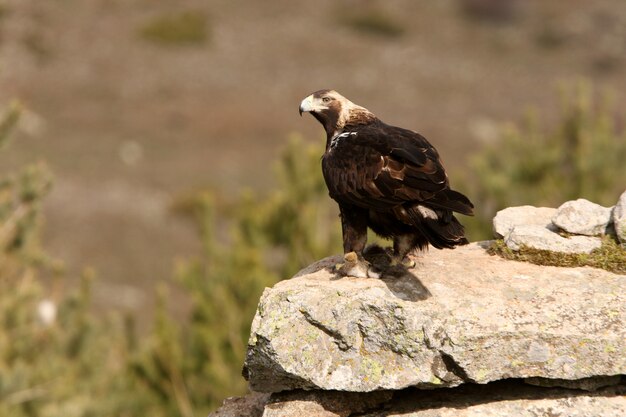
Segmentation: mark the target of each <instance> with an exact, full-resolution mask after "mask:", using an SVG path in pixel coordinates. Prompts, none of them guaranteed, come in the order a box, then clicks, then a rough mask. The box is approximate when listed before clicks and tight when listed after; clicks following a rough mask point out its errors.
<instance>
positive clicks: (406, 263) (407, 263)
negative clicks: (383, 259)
mask: <svg viewBox="0 0 626 417" xmlns="http://www.w3.org/2000/svg"><path fill="white" fill-rule="evenodd" d="M415 265H416V264H415V261H414V260H413V259H411V258H409V257H405V258H404V259H402V260H400V259H398V258H393V259H392V260H391V263H390V266H391V267H396V266H403V267H405V268H407V269H411V268H415Z"/></svg>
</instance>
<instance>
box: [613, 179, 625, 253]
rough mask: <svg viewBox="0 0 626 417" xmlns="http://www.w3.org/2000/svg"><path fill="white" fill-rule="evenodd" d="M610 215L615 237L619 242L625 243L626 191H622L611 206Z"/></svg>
mask: <svg viewBox="0 0 626 417" xmlns="http://www.w3.org/2000/svg"><path fill="white" fill-rule="evenodd" d="M612 217H613V227H614V228H615V233H616V234H617V238H618V239H619V241H620V242H621V243H624V244H626V191H624V192H623V193H622V195H621V196H620V197H619V200H618V201H617V204H616V205H615V207H614V208H613V213H612Z"/></svg>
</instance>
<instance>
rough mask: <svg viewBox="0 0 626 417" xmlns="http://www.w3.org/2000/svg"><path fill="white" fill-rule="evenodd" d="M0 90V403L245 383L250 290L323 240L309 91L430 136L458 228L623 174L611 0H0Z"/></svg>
mask: <svg viewBox="0 0 626 417" xmlns="http://www.w3.org/2000/svg"><path fill="white" fill-rule="evenodd" d="M0 83H1V84H0V85H1V88H0V105H2V107H3V108H4V109H5V111H4V113H5V117H4V119H3V120H4V121H3V123H2V125H1V126H0V127H1V128H2V129H1V130H0V134H1V135H2V137H3V139H4V142H7V144H8V141H9V140H10V142H11V143H10V146H4V149H3V151H2V152H1V153H0V164H1V165H0V166H1V167H2V171H1V172H2V175H5V174H6V177H5V180H3V182H2V184H3V185H2V187H3V188H2V190H3V195H4V196H5V197H3V200H2V201H3V204H4V205H3V211H2V213H4V214H3V215H2V216H0V221H2V222H3V224H5V225H11V227H12V228H9V227H8V226H7V227H4V228H3V229H0V232H1V233H0V243H2V242H3V240H2V238H3V236H4V235H2V233H5V235H6V236H9V233H8V232H6V231H7V230H10V231H12V232H11V233H12V234H10V238H9V237H6V236H4V237H5V239H4V241H5V243H6V245H5V246H4V247H3V248H4V250H5V253H4V254H3V257H2V260H3V262H4V263H5V264H4V265H5V266H4V267H2V268H0V272H3V275H5V276H13V277H14V278H15V280H16V281H10V280H8V279H5V281H4V285H6V288H5V290H6V291H5V290H3V291H5V293H6V294H11V301H10V302H9V301H7V302H6V303H5V304H4V306H5V307H4V308H5V309H8V308H9V306H10V307H11V309H13V310H15V311H17V310H16V309H17V307H16V306H19V305H22V306H23V305H32V306H33V308H26V309H25V310H24V314H23V315H18V316H19V317H20V318H15V319H14V320H13V321H11V322H10V323H8V324H7V323H5V332H4V333H2V330H0V334H3V335H4V338H2V337H0V349H4V350H5V355H4V356H5V360H4V363H3V364H1V366H0V373H1V372H5V371H6V372H5V376H6V377H5V378H2V375H1V374H0V404H3V405H0V411H2V412H4V414H2V415H11V416H22V415H23V416H40V415H41V416H44V415H45V416H48V415H50V416H55V415H63V416H72V415H77V416H82V415H90V416H99V415H120V416H134V415H145V413H147V412H150V413H152V415H182V416H193V415H196V416H199V415H204V414H206V413H207V412H208V411H209V410H211V409H213V408H214V407H216V406H217V405H219V403H220V401H221V399H222V398H223V397H225V396H227V395H236V394H241V393H242V392H245V382H244V381H243V380H242V379H241V377H239V371H240V367H241V363H242V359H243V354H244V351H245V343H246V337H247V332H248V330H249V325H250V321H251V319H252V315H253V312H254V307H255V306H256V301H257V300H258V296H259V295H260V292H261V291H262V288H263V287H264V286H266V285H271V284H272V283H273V282H275V281H276V280H278V279H285V278H288V277H289V276H291V275H289V274H291V273H293V272H294V271H296V270H297V269H298V268H301V267H304V266H305V265H306V264H307V263H309V262H311V261H313V260H315V259H317V258H319V257H322V256H327V255H331V254H333V253H337V252H338V251H339V248H340V231H339V230H338V225H337V222H336V209H335V207H334V204H332V202H331V201H330V200H329V198H328V197H327V195H326V191H325V188H324V185H323V182H322V181H321V176H320V172H319V170H320V167H319V157H320V156H321V152H323V144H324V140H325V138H324V134H323V131H322V128H321V127H320V126H319V124H318V123H317V122H316V121H315V120H314V119H313V118H311V117H304V118H300V117H299V116H298V112H297V107H298V105H299V102H300V101H301V100H302V98H304V97H305V96H307V95H308V94H310V93H311V92H313V91H315V90H318V89H321V88H333V89H336V90H338V91H339V92H341V93H342V94H343V95H345V96H347V97H348V98H349V99H351V100H352V101H354V102H355V103H358V104H360V105H363V106H365V107H367V108H368V109H370V110H371V111H373V112H374V113H375V114H377V115H378V116H379V117H380V118H381V119H383V120H384V121H386V122H388V123H390V124H394V125H399V126H402V127H406V128H409V129H413V130H417V131H419V132H420V133H422V134H423V135H424V136H426V137H427V138H429V140H430V141H431V143H433V144H434V145H435V146H436V147H437V148H438V150H439V151H440V153H441V155H442V157H443V160H444V163H445V166H446V168H447V170H448V171H449V175H450V178H451V183H452V185H453V187H454V188H458V189H460V190H462V191H464V192H465V193H467V194H468V196H469V197H470V198H471V199H472V200H473V201H474V202H475V204H476V206H477V208H478V215H477V218H476V219H473V220H468V219H467V218H464V219H462V222H464V223H466V224H467V225H468V226H467V227H468V233H469V235H470V238H471V240H480V239H487V238H490V226H489V220H490V219H491V217H493V215H494V214H495V211H496V210H498V209H500V208H503V207H505V206H507V205H514V204H535V205H541V204H545V205H553V206H557V205H559V204H560V203H561V202H563V201H565V199H569V198H577V197H581V196H583V197H586V198H589V199H592V200H593V201H595V202H598V203H600V204H604V205H607V206H608V205H613V204H614V203H615V201H616V200H617V197H618V196H619V193H620V192H621V191H623V189H624V188H625V187H624V186H625V185H626V170H625V169H624V166H625V165H626V163H625V162H624V161H626V145H625V143H626V139H625V136H624V124H625V123H626V119H625V113H624V111H623V110H622V109H623V108H624V105H625V104H626V94H625V93H624V91H626V3H624V2H623V1H621V0H598V1H594V2H589V1H584V0H570V1H567V2H557V1H540V0H525V1H522V0H439V1H432V2H425V1H421V2H415V1H409V0H397V1H392V2H385V1H381V0H364V1H356V0H348V1H330V0H318V1H315V2H297V1H292V0H275V1H272V2H258V1H257V2H255V1H246V0H228V1H227V0H203V1H201V0H185V1H181V0H177V1H173V0H135V1H132V2H129V1H122V0H49V1H46V2H41V1H35V0H0ZM33 163H34V164H35V165H32V164H33ZM33 184H34V185H33ZM33 190H35V191H33ZM23 207H25V209H24V210H26V211H25V212H26V213H30V214H29V215H28V216H25V217H23V218H22V217H19V219H18V220H19V221H15V216H14V217H11V216H12V214H11V213H15V212H16V211H17V210H18V209H19V208H23ZM12 219H13V220H12ZM11 222H13V223H11ZM15 225H17V226H15ZM311 225H315V227H311ZM3 231H4V232H3ZM7 242H8V243H7ZM9 264H11V266H10V267H8V266H7V265H9ZM25 277H26V278H25ZM25 280H26V281H25ZM25 282H27V283H28V285H26V284H25ZM15 288H19V289H20V291H24V294H23V297H25V298H23V299H22V298H19V297H16V296H15ZM77 288H78V290H77ZM20 294H22V293H20ZM16 300H21V301H20V302H21V304H19V303H18V302H17V301H16ZM43 301H45V302H49V303H50V304H49V305H51V306H54V309H53V310H54V311H55V313H54V318H53V319H52V320H51V321H50V322H51V323H52V324H45V323H47V322H46V320H44V319H42V318H41V317H42V316H41V315H39V316H37V315H36V314H35V315H33V313H32V312H36V311H40V310H41V305H42V304H41V303H42V302H43ZM29 303H30V304H29ZM0 305H2V304H0ZM0 308H1V307H0ZM13 310H11V311H13ZM6 311H8V310H5V312H6ZM16 314H17V313H16ZM38 314H39V313H38ZM224 315H226V316H228V318H227V319H225V318H224ZM16 317H17V316H16ZM64 320H65V321H64ZM42 322H43V323H44V324H42ZM226 327H230V329H226ZM24 329H29V330H28V331H26V333H25V334H27V335H28V337H29V338H30V339H26V341H25V342H24V346H22V347H16V346H12V340H14V338H15V337H18V335H22V336H23V331H24ZM233 332H234V333H233ZM29 343H30V344H31V345H33V346H38V345H41V344H42V343H45V344H46V346H48V348H49V349H50V351H46V352H45V353H39V354H37V353H36V352H35V351H34V350H33V349H34V348H33V347H32V346H30V345H29ZM3 344H4V346H3ZM87 347H89V348H88V349H87ZM15 349H17V350H15ZM20 349H23V350H20ZM13 350H15V351H13ZM7 352H12V353H11V354H9V353H7ZM29 355H30V356H29ZM42 355H43V356H42ZM94 355H96V356H94ZM97 355H102V356H97ZM7 358H9V359H7ZM11 358H13V359H11ZM51 358H54V360H53V359H51ZM95 358H99V359H95ZM0 361H2V360H1V359H0ZM40 361H41V362H40ZM44 363H45V364H49V363H56V364H57V367H56V368H54V370H52V369H51V370H48V371H42V369H41V368H42V366H43V365H42V364H44ZM95 364H97V365H98V366H99V368H98V369H92V367H93V366H95ZM37 367H38V368H39V370H38V371H34V370H33V368H37ZM62 370H63V371H62ZM65 378H67V379H65ZM55 381H56V382H58V381H65V382H66V383H65V384H64V385H65V387H66V388H65V389H63V390H61V389H60V388H59V387H55V388H54V389H53V388H51V384H56V382H55ZM86 381H89V383H86ZM76 384H79V385H80V388H77V385H76ZM72 386H74V387H75V389H70V387H72ZM59 390H60V391H59ZM98 392H101V393H102V392H106V393H109V395H107V398H106V399H103V400H102V401H101V402H97V404H96V403H94V401H93V399H94V398H96V397H93V395H95V393H98ZM114 393H119V395H117V394H116V395H114ZM89 398H91V399H90V400H89ZM131 399H132V401H131ZM3 407H4V408H3ZM7 413H8V414H7ZM0 414H1V413H0Z"/></svg>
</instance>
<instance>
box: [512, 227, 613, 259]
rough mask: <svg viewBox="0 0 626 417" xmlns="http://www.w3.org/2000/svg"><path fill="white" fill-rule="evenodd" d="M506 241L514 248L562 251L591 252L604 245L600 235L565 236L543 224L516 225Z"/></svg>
mask: <svg viewBox="0 0 626 417" xmlns="http://www.w3.org/2000/svg"><path fill="white" fill-rule="evenodd" d="M504 243H506V245H507V246H508V247H509V248H510V249H512V250H515V251H517V250H520V248H521V247H522V246H527V247H529V248H533V249H542V250H549V251H552V252H562V253H590V252H591V251H593V250H594V249H597V248H599V247H600V246H602V240H601V239H600V238H599V237H591V236H570V237H567V238H566V237H563V236H561V235H559V234H558V233H555V232H552V231H550V230H548V229H547V228H545V227H543V226H534V225H527V226H526V225H523V226H515V227H514V228H513V229H511V231H510V232H509V234H508V236H507V237H506V238H505V239H504Z"/></svg>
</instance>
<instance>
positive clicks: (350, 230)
mask: <svg viewBox="0 0 626 417" xmlns="http://www.w3.org/2000/svg"><path fill="white" fill-rule="evenodd" d="M339 211H340V213H341V232H342V234H343V253H344V254H347V253H350V252H356V254H357V255H358V256H359V257H360V258H363V249H365V244H366V243H367V215H368V212H367V210H364V209H362V208H360V207H355V206H346V205H340V206H339Z"/></svg>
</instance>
